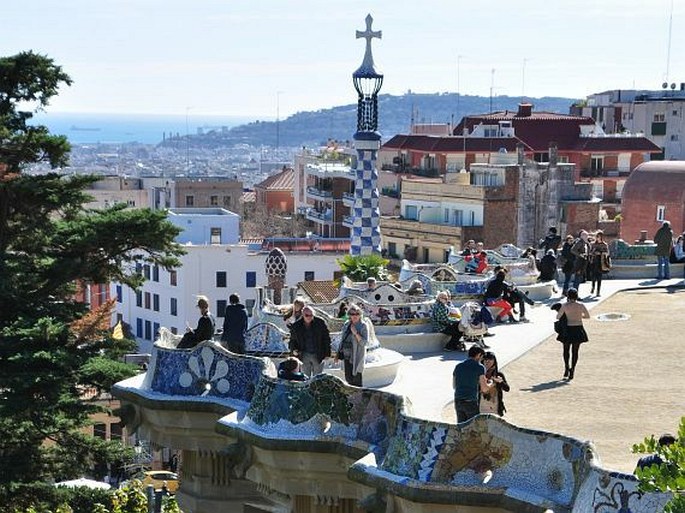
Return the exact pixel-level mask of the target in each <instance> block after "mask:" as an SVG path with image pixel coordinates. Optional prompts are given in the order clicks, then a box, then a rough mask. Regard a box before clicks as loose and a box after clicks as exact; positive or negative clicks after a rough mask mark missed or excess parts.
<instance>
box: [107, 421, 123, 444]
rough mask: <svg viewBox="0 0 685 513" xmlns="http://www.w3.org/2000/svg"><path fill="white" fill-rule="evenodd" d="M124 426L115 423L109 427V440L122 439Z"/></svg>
mask: <svg viewBox="0 0 685 513" xmlns="http://www.w3.org/2000/svg"><path fill="white" fill-rule="evenodd" d="M123 432H124V426H123V425H122V424H121V422H116V423H114V424H110V425H109V438H110V440H121V439H122V437H123Z"/></svg>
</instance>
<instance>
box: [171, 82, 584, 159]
mask: <svg viewBox="0 0 685 513" xmlns="http://www.w3.org/2000/svg"><path fill="white" fill-rule="evenodd" d="M521 101H526V102H530V103H533V105H534V106H535V107H534V109H535V110H538V111H541V110H545V111H551V112H559V113H564V114H565V113H568V111H569V107H570V106H571V104H572V103H573V102H575V101H577V100H576V99H572V98H558V97H548V96H546V97H543V98H521V97H512V96H496V97H494V98H493V99H492V110H505V109H508V110H516V109H517V108H518V104H519V103H520V102H521ZM489 111H490V98H489V97H485V96H468V95H461V96H459V97H457V94H455V93H442V94H414V93H407V94H404V95H402V96H393V95H389V94H384V95H380V96H379V97H378V112H379V123H378V124H379V131H380V132H381V134H382V135H383V139H384V140H387V139H389V138H391V137H392V136H394V135H396V134H398V133H408V132H409V126H410V125H411V121H412V112H413V113H414V120H415V122H417V123H453V124H454V125H456V124H457V123H458V122H459V120H460V119H461V118H462V117H463V116H465V115H472V114H482V113H486V112H489ZM356 127H357V105H356V104H350V105H343V106H340V107H333V108H330V109H321V110H317V111H310V112H298V113H297V114H293V115H292V116H290V117H288V118H287V119H283V120H281V121H280V122H279V123H278V126H277V124H276V122H275V121H255V122H252V123H248V124H246V125H239V126H236V127H233V128H231V129H229V130H227V131H224V132H221V131H212V132H208V133H205V134H203V135H190V136H188V137H189V138H190V144H191V145H192V146H194V147H220V146H233V145H235V144H251V145H253V146H260V145H267V146H276V145H277V139H278V145H279V146H282V147H284V146H294V147H298V146H318V145H320V144H322V143H324V142H325V141H326V140H327V139H337V140H341V141H345V140H348V139H351V138H352V135H353V134H354V132H355V131H356ZM185 137H186V136H183V137H181V138H180V139H168V140H167V141H165V142H163V143H161V144H162V145H167V146H174V145H178V146H179V147H182V148H186V145H187V143H186V140H185Z"/></svg>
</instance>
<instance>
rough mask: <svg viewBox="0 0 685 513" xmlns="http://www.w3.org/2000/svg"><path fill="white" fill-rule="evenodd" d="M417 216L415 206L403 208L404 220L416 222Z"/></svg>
mask: <svg viewBox="0 0 685 513" xmlns="http://www.w3.org/2000/svg"><path fill="white" fill-rule="evenodd" d="M417 216H418V210H417V209H416V205H407V206H406V207H404V217H405V218H406V219H413V220H414V221H416V219H417Z"/></svg>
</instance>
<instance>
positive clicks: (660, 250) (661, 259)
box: [654, 221, 673, 280]
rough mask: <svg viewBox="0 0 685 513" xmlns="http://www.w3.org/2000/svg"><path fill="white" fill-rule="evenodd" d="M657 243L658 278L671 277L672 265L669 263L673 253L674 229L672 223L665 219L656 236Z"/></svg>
mask: <svg viewBox="0 0 685 513" xmlns="http://www.w3.org/2000/svg"><path fill="white" fill-rule="evenodd" d="M654 242H655V243H656V258H657V274H658V276H657V280H661V279H663V278H665V279H667V280H670V279H671V267H670V266H669V265H668V264H669V262H668V257H669V256H670V255H671V248H672V247H673V230H672V229H671V223H669V222H668V221H664V222H663V224H662V225H661V228H659V229H658V230H657V232H656V235H655V236H654Z"/></svg>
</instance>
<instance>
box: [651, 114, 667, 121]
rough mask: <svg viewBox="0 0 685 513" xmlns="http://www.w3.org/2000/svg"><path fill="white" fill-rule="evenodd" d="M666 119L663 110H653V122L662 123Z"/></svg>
mask: <svg viewBox="0 0 685 513" xmlns="http://www.w3.org/2000/svg"><path fill="white" fill-rule="evenodd" d="M664 121H666V114H664V113H663V112H655V113H654V122H655V123H663V122H664Z"/></svg>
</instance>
